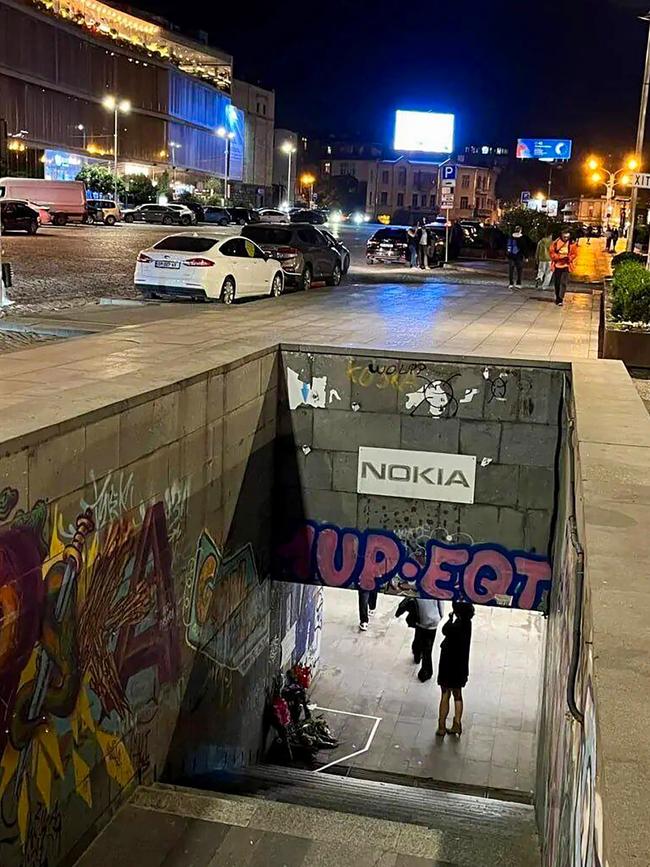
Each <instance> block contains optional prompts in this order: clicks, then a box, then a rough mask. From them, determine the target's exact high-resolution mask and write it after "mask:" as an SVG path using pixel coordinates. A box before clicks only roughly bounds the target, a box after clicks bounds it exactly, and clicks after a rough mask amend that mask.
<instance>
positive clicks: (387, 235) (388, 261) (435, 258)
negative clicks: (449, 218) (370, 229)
mask: <svg viewBox="0 0 650 867" xmlns="http://www.w3.org/2000/svg"><path fill="white" fill-rule="evenodd" d="M427 230H428V231H429V232H430V234H431V236H432V237H431V238H430V239H429V245H428V246H429V249H430V250H431V251H432V253H430V254H429V257H428V261H429V267H431V268H434V267H436V266H439V265H442V264H443V262H444V261H445V230H444V227H440V226H427ZM431 241H433V243H431ZM366 260H367V262H368V264H369V265H374V264H375V262H381V263H383V264H385V265H406V264H408V241H407V235H406V226H386V227H385V228H383V229H378V230H377V231H376V232H375V234H374V235H372V236H371V237H370V239H369V240H368V243H367V244H366Z"/></svg>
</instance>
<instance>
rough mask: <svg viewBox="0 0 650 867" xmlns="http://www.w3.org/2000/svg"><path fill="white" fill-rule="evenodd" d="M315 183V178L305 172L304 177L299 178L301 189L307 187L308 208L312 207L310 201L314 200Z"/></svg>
mask: <svg viewBox="0 0 650 867" xmlns="http://www.w3.org/2000/svg"><path fill="white" fill-rule="evenodd" d="M315 182H316V178H315V177H314V176H313V175H312V174H310V173H309V172H305V174H304V175H301V177H300V183H301V184H302V185H303V187H307V188H308V189H309V207H310V208H311V206H312V199H313V198H314V184H315Z"/></svg>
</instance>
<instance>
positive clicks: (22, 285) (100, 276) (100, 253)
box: [2, 224, 377, 312]
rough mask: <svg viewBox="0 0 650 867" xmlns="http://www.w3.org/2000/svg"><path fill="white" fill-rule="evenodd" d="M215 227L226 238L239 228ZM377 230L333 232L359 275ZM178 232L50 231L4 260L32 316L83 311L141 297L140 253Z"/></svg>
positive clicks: (19, 243) (9, 239)
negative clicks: (136, 282) (136, 272)
mask: <svg viewBox="0 0 650 867" xmlns="http://www.w3.org/2000/svg"><path fill="white" fill-rule="evenodd" d="M201 228H209V229H210V231H211V232H214V233H216V234H219V235H223V236H224V237H226V236H228V235H233V234H238V233H239V231H240V230H239V229H238V228H235V227H232V228H219V227H215V226H209V227H202V226H199V227H198V229H199V230H200V229H201ZM376 228H377V227H376V226H360V227H356V226H340V227H334V229H333V233H334V234H336V235H338V236H340V237H341V239H342V240H343V243H344V244H346V246H347V247H348V248H349V249H350V252H351V258H352V266H353V271H354V270H356V268H359V267H361V268H362V267H363V265H365V244H366V240H367V239H368V237H369V236H370V234H371V233H372V231H374V230H375V229H376ZM176 231H187V229H179V228H178V227H173V228H172V229H170V228H169V227H163V226H156V225H148V224H143V225H133V224H132V225H127V224H121V225H117V226H113V227H109V226H101V225H100V226H82V225H71V226H64V227H60V228H56V227H46V228H42V229H40V230H39V232H38V234H37V235H35V236H28V235H26V234H24V233H19V232H16V233H7V234H5V235H3V237H2V248H3V258H4V260H5V261H9V262H11V265H12V268H13V275H14V276H13V287H12V289H11V290H10V293H9V294H10V297H11V298H12V299H13V300H14V301H15V302H17V304H19V305H20V308H21V310H23V311H26V312H44V311H47V310H48V309H60V308H62V307H73V306H80V305H83V304H88V303H93V302H96V301H98V300H99V299H100V298H123V299H129V298H136V297H138V296H137V294H136V293H135V291H134V289H133V269H134V266H135V259H136V256H137V254H138V251H139V250H142V249H143V248H146V247H149V246H151V245H152V244H155V243H156V241H158V240H159V239H160V238H163V237H164V236H165V235H169V234H171V233H172V232H176Z"/></svg>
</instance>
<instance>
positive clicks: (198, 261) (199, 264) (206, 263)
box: [183, 256, 214, 268]
mask: <svg viewBox="0 0 650 867" xmlns="http://www.w3.org/2000/svg"><path fill="white" fill-rule="evenodd" d="M183 264H184V265H189V266H190V267H191V268H211V267H212V266H213V265H214V262H213V261H212V259H202V258H201V256H197V257H196V258H195V259H186V260H185V262H184V263H183Z"/></svg>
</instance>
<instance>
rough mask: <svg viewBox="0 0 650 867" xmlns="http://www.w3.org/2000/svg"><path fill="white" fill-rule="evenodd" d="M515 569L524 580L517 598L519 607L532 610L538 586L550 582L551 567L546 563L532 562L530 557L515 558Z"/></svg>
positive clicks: (540, 561)
mask: <svg viewBox="0 0 650 867" xmlns="http://www.w3.org/2000/svg"><path fill="white" fill-rule="evenodd" d="M515 568H516V570H517V574H518V575H521V576H522V577H523V578H525V579H526V582H525V584H524V588H523V590H522V591H521V594H520V596H519V607H520V608H533V607H534V605H535V600H536V597H537V588H538V587H539V585H540V584H544V583H549V582H550V580H551V566H550V564H549V563H548V562H546V561H542V560H533V559H531V558H530V557H515Z"/></svg>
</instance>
